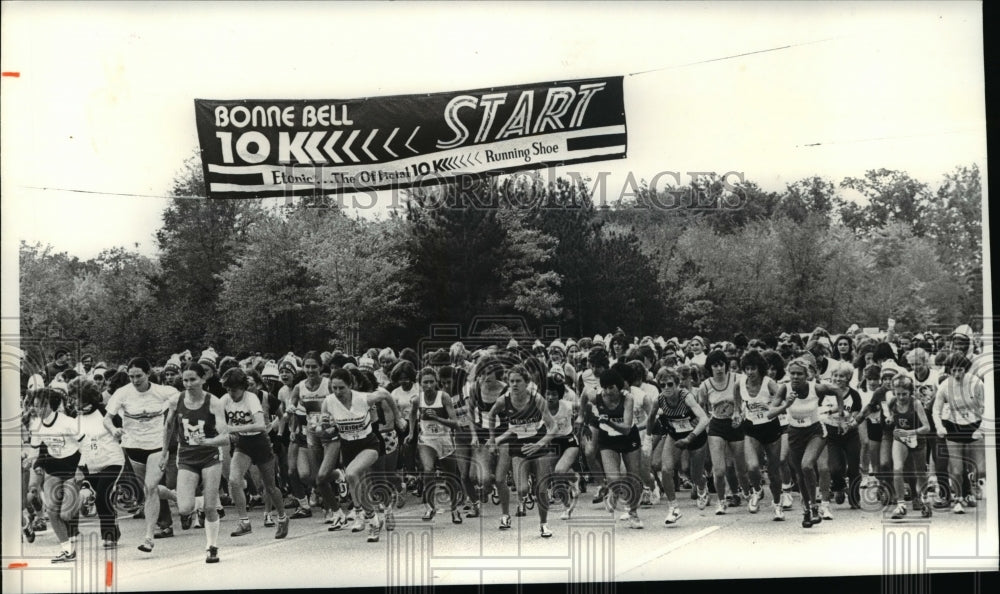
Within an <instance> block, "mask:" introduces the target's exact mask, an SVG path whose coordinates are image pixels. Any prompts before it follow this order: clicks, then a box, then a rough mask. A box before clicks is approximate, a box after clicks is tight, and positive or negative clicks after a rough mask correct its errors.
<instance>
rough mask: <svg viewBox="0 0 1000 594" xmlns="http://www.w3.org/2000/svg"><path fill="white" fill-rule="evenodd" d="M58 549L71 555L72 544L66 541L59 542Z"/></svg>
mask: <svg viewBox="0 0 1000 594" xmlns="http://www.w3.org/2000/svg"><path fill="white" fill-rule="evenodd" d="M59 548H60V549H62V550H63V551H64V552H66V553H72V552H73V543H72V542H71V541H68V540H67V541H66V542H61V543H59Z"/></svg>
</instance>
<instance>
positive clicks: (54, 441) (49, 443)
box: [45, 436, 66, 458]
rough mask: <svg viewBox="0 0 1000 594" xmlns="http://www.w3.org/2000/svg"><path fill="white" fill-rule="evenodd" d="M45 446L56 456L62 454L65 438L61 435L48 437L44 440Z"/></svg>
mask: <svg viewBox="0 0 1000 594" xmlns="http://www.w3.org/2000/svg"><path fill="white" fill-rule="evenodd" d="M45 447H47V448H48V450H49V452H51V453H52V455H53V456H55V457H56V458H58V457H59V455H60V454H62V451H63V448H64V447H66V438H64V437H62V436H55V437H49V438H46V440H45Z"/></svg>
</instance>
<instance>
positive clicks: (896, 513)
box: [892, 501, 906, 520]
mask: <svg viewBox="0 0 1000 594" xmlns="http://www.w3.org/2000/svg"><path fill="white" fill-rule="evenodd" d="M905 515H906V504H905V503H903V502H902V501H901V502H899V503H897V504H896V509H894V510H892V519H893V520H902V519H903V516H905Z"/></svg>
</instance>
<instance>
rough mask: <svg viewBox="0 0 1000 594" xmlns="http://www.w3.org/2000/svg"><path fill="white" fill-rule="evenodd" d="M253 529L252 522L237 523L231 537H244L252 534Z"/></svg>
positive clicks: (242, 521)
mask: <svg viewBox="0 0 1000 594" xmlns="http://www.w3.org/2000/svg"><path fill="white" fill-rule="evenodd" d="M251 532H253V529H252V528H251V527H250V520H249V519H246V520H242V519H241V520H240V521H239V522H236V530H234V531H233V532H232V533H231V534H230V535H229V536H243V535H244V534H250V533H251Z"/></svg>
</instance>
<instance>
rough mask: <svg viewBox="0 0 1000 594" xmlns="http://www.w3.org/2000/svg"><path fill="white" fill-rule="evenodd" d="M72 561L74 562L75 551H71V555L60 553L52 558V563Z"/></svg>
mask: <svg viewBox="0 0 1000 594" xmlns="http://www.w3.org/2000/svg"><path fill="white" fill-rule="evenodd" d="M74 561H76V551H73V552H72V553H67V552H66V551H62V552H60V553H59V554H58V555H56V556H55V557H53V558H52V562H53V563H72V562H74Z"/></svg>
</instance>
